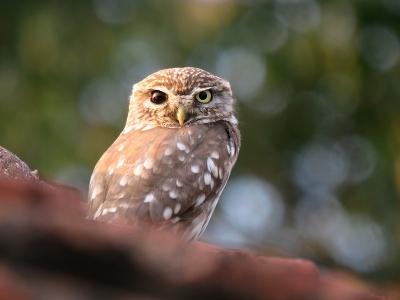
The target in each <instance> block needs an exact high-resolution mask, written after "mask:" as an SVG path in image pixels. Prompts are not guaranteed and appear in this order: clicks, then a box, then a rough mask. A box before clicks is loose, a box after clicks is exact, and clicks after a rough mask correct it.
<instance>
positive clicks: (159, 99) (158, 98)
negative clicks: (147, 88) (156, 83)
mask: <svg viewBox="0 0 400 300" xmlns="http://www.w3.org/2000/svg"><path fill="white" fill-rule="evenodd" d="M165 101H167V95H165V94H164V93H163V92H160V91H154V92H153V93H152V94H151V102H153V103H155V104H161V103H163V102H165Z"/></svg>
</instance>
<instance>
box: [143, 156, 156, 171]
mask: <svg viewBox="0 0 400 300" xmlns="http://www.w3.org/2000/svg"><path fill="white" fill-rule="evenodd" d="M153 165H154V161H153V159H152V158H150V157H149V158H148V159H146V160H145V161H144V163H143V167H145V168H146V169H148V170H150V169H151V168H152V167H153Z"/></svg>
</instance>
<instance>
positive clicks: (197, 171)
mask: <svg viewBox="0 0 400 300" xmlns="http://www.w3.org/2000/svg"><path fill="white" fill-rule="evenodd" d="M190 170H191V171H192V172H193V173H196V174H197V173H199V172H200V167H199V166H198V165H193V166H191V167H190Z"/></svg>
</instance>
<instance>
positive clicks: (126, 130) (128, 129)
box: [122, 126, 133, 134]
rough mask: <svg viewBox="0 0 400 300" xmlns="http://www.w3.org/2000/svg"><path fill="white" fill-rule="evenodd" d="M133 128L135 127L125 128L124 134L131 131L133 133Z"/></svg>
mask: <svg viewBox="0 0 400 300" xmlns="http://www.w3.org/2000/svg"><path fill="white" fill-rule="evenodd" d="M132 128H133V126H127V127H125V128H124V130H123V131H122V134H125V133H128V132H129V131H131V130H132Z"/></svg>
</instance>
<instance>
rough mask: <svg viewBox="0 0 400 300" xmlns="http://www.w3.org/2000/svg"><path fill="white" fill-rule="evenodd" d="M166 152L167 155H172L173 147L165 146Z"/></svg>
mask: <svg viewBox="0 0 400 300" xmlns="http://www.w3.org/2000/svg"><path fill="white" fill-rule="evenodd" d="M164 154H165V155H167V156H168V155H171V154H172V149H171V148H165V150H164Z"/></svg>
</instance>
